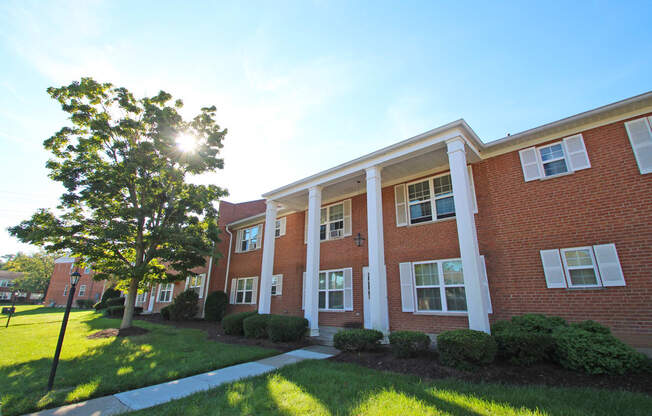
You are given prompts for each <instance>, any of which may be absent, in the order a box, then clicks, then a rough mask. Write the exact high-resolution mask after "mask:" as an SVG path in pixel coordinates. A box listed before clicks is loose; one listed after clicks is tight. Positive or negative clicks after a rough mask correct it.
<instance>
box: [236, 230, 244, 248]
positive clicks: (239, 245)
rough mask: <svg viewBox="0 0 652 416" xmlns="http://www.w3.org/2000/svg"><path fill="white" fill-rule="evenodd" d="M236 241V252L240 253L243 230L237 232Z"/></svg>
mask: <svg viewBox="0 0 652 416" xmlns="http://www.w3.org/2000/svg"><path fill="white" fill-rule="evenodd" d="M235 241H236V243H235V252H236V253H240V252H241V251H242V230H238V232H237V233H235Z"/></svg>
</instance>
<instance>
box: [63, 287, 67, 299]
mask: <svg viewBox="0 0 652 416" xmlns="http://www.w3.org/2000/svg"><path fill="white" fill-rule="evenodd" d="M63 296H68V285H66V287H64V288H63Z"/></svg>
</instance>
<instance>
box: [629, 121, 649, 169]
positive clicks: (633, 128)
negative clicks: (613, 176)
mask: <svg viewBox="0 0 652 416" xmlns="http://www.w3.org/2000/svg"><path fill="white" fill-rule="evenodd" d="M625 128H626V129H627V136H628V137H629V143H630V144H631V145H632V150H633V151H634V157H635V158H636V163H637V164H638V169H639V171H640V172H641V174H642V175H644V174H646V173H652V117H643V118H638V119H636V120H631V121H628V122H626V123H625Z"/></svg>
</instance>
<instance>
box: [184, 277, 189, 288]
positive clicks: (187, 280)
mask: <svg viewBox="0 0 652 416" xmlns="http://www.w3.org/2000/svg"><path fill="white" fill-rule="evenodd" d="M188 283H190V276H189V277H186V287H184V288H183V290H188Z"/></svg>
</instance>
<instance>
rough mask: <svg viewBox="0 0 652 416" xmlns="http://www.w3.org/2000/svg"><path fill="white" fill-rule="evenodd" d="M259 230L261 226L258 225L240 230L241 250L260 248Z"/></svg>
mask: <svg viewBox="0 0 652 416" xmlns="http://www.w3.org/2000/svg"><path fill="white" fill-rule="evenodd" d="M259 232H260V227H259V226H258V225H255V226H253V227H250V228H245V229H243V230H240V242H239V244H240V251H241V252H244V251H251V250H256V249H257V248H258V242H259V240H260V238H259V235H258V233H259Z"/></svg>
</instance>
